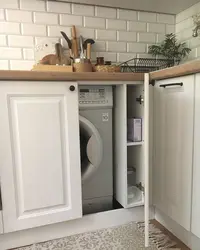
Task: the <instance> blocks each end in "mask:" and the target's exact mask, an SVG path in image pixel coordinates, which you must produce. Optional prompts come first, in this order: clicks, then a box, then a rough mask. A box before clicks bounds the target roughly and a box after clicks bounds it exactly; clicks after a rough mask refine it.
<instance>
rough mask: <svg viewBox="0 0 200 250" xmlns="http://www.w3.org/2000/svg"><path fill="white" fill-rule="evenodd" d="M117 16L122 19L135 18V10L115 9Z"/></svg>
mask: <svg viewBox="0 0 200 250" xmlns="http://www.w3.org/2000/svg"><path fill="white" fill-rule="evenodd" d="M117 12H118V13H117V17H118V18H119V19H122V20H128V21H129V20H137V12H136V11H134V10H121V9H118V10H117Z"/></svg>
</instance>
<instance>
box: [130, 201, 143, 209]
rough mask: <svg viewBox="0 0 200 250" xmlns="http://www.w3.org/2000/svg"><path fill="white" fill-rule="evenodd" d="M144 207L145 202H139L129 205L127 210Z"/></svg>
mask: <svg viewBox="0 0 200 250" xmlns="http://www.w3.org/2000/svg"><path fill="white" fill-rule="evenodd" d="M140 206H144V201H137V202H132V203H129V204H127V208H131V207H140Z"/></svg>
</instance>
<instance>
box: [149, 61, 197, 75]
mask: <svg viewBox="0 0 200 250" xmlns="http://www.w3.org/2000/svg"><path fill="white" fill-rule="evenodd" d="M198 72H200V60H195V61H192V62H189V63H184V64H181V65H178V66H174V67H171V68H167V69H162V70H158V71H154V72H151V73H150V80H161V79H166V78H172V77H178V76H184V75H190V74H195V73H198Z"/></svg>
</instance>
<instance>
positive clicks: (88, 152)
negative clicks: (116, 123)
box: [79, 86, 113, 214]
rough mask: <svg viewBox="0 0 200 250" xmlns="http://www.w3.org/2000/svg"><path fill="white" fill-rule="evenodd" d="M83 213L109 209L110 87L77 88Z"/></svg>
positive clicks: (110, 180)
mask: <svg viewBox="0 0 200 250" xmlns="http://www.w3.org/2000/svg"><path fill="white" fill-rule="evenodd" d="M79 107H80V111H79V112H80V146H81V173H82V195H83V213H84V214H89V213H96V212H101V211H106V210H110V209H112V200H113V155H112V154H113V152H112V107H113V93H112V86H79Z"/></svg>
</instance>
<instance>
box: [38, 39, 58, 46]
mask: <svg viewBox="0 0 200 250" xmlns="http://www.w3.org/2000/svg"><path fill="white" fill-rule="evenodd" d="M59 42H60V37H35V44H36V45H38V44H46V43H50V44H56V43H59Z"/></svg>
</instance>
